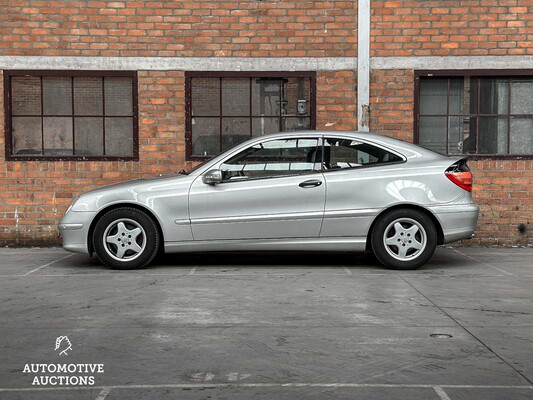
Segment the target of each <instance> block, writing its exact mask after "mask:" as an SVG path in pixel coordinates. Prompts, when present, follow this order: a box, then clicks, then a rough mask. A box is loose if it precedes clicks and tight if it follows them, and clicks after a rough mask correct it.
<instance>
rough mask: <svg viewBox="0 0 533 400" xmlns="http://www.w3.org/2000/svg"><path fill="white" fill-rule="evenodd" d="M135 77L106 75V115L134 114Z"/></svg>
mask: <svg viewBox="0 0 533 400" xmlns="http://www.w3.org/2000/svg"><path fill="white" fill-rule="evenodd" d="M132 89H133V79H131V78H129V77H106V78H105V80H104V93H105V115H115V116H124V117H125V116H129V115H133V92H132Z"/></svg>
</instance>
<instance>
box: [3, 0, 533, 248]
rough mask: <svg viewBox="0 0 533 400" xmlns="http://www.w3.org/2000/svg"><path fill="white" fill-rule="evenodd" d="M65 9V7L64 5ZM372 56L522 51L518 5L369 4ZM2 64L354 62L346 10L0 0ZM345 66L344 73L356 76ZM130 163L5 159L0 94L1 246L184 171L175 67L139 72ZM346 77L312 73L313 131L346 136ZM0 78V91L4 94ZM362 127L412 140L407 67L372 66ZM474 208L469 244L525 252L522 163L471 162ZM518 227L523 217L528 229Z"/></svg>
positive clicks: (506, 1) (525, 16) (351, 5)
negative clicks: (141, 182)
mask: <svg viewBox="0 0 533 400" xmlns="http://www.w3.org/2000/svg"><path fill="white" fill-rule="evenodd" d="M67 3H68V4H67ZM371 6H372V9H371V14H372V15H371V55H372V56H375V57H389V56H390V57H407V56H464V55H472V56H483V55H497V56H516V55H533V43H532V34H531V32H532V30H533V17H532V16H533V4H532V3H531V1H530V0H514V1H510V0H503V1H498V0H467V1H459V0H454V1H446V0H445V1H436V0H435V1H431V0H430V1H414V0H413V1H409V0H406V1H379V0H374V1H372V3H371ZM0 9H1V10H2V12H1V13H0V34H1V35H2V41H0V56H10V55H11V56H36V55H39V56H84V57H133V56H136V57H146V56H150V57H158V56H159V57H162V56H165V57H324V58H330V57H355V56H357V2H356V1H245V0H242V1H239V2H232V1H213V0H197V1H179V0H178V1H135V0H131V1H117V2H112V1H68V2H65V1H52V0H47V1H40V0H32V1H31V2H30V1H28V0H10V1H5V0H3V1H2V0H0ZM354 68H355V66H354ZM138 78H139V79H138V85H139V87H138V89H139V98H138V101H139V154H140V156H139V161H136V162H130V161H128V162H118V161H110V162H75V161H70V162H61V161H60V162H48V161H46V162H44V161H43V162H40V161H30V162H19V161H17V162H13V161H10V162H7V163H6V162H5V159H4V151H3V149H4V148H5V142H4V141H5V139H4V134H3V132H4V119H3V96H0V149H2V150H1V151H0V185H1V187H2V188H4V190H3V192H2V195H1V201H0V245H4V244H19V245H30V244H32V245H36V244H50V243H58V241H57V240H58V239H57V237H56V233H57V232H56V229H55V225H56V223H57V221H58V220H59V218H60V217H61V214H62V213H63V211H64V210H65V208H66V207H67V206H68V204H69V203H70V201H71V198H72V197H74V196H76V195H77V194H78V193H80V192H82V191H85V190H88V189H90V188H93V187H97V186H101V185H104V184H110V183H114V182H117V181H122V180H125V179H130V178H138V177H145V176H153V175H155V174H158V173H168V172H174V171H176V170H179V169H181V168H190V167H192V166H193V165H192V164H193V163H191V162H186V161H185V138H184V135H185V112H184V108H185V104H184V97H185V96H184V72H183V71H139V72H138ZM356 80H357V73H356V71H355V70H354V71H319V72H318V73H317V94H316V98H317V128H318V129H332V130H335V129H337V130H342V129H355V128H356V124H357V118H356V116H357V109H356V98H357V92H356V83H357V82H356ZM2 83H3V82H2V75H1V74H0V87H3V84H2ZM370 83H371V86H370V101H371V104H370V107H371V113H370V127H371V129H372V130H373V131H375V132H377V133H379V134H383V135H388V136H394V137H397V138H400V139H403V140H407V141H412V140H413V93H414V73H413V71H412V70H373V71H372V72H371V82H370ZM470 165H471V168H472V170H473V171H474V174H475V190H474V197H475V198H476V200H477V202H478V203H479V204H480V206H481V210H482V211H481V218H480V221H479V227H478V231H477V232H476V239H474V240H473V241H469V243H481V244H504V245H507V244H525V243H528V244H531V242H532V233H531V230H530V229H529V230H527V231H526V233H525V234H521V233H520V232H519V230H518V226H519V225H520V224H524V225H525V226H526V227H528V224H531V223H532V221H531V216H532V215H533V212H532V205H531V201H532V199H531V196H532V194H531V192H532V191H531V187H532V186H531V185H532V184H533V172H532V165H531V160H477V161H471V162H470ZM528 219H529V220H528Z"/></svg>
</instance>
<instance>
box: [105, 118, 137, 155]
mask: <svg viewBox="0 0 533 400" xmlns="http://www.w3.org/2000/svg"><path fill="white" fill-rule="evenodd" d="M105 155H106V156H117V157H120V156H122V157H133V118H106V119H105Z"/></svg>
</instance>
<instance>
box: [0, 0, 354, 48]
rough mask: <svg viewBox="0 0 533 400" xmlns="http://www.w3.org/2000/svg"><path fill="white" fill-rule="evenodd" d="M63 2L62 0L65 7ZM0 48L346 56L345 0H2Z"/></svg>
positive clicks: (349, 29) (348, 22) (349, 10)
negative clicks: (1, 38)
mask: <svg viewBox="0 0 533 400" xmlns="http://www.w3.org/2000/svg"><path fill="white" fill-rule="evenodd" d="M65 3H68V6H66V4H65ZM0 4H1V5H2V13H1V14H0V27H1V28H0V34H2V35H3V36H4V37H3V40H2V41H1V42H0V49H2V53H3V54H5V55H48V56H54V55H63V56H124V57H131V56H141V57H145V56H166V57H173V56H181V57H188V56H194V57H213V56H217V57H219V56H223V57H249V56H251V57H269V56H270V57H304V56H305V57H322V56H324V57H326V56H327V57H337V56H346V57H353V56H355V55H356V47H355V43H356V37H357V34H356V31H355V30H356V28H357V24H356V20H357V18H356V17H357V8H356V5H355V2H353V1H305V2H302V1H240V2H235V1H218V0H217V1H213V0H194V1H191V0H187V1H167V0H165V1H117V2H112V1H68V2H65V1H31V2H30V1H22V0H12V1H2V2H0Z"/></svg>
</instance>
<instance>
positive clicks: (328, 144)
mask: <svg viewBox="0 0 533 400" xmlns="http://www.w3.org/2000/svg"><path fill="white" fill-rule="evenodd" d="M318 156H319V157H318V161H317V160H316V159H315V162H320V153H319V154H318ZM323 161H324V167H325V168H326V169H344V168H355V167H360V166H362V165H366V164H378V163H389V162H396V161H401V158H400V157H398V156H397V155H395V154H393V153H390V152H388V151H387V150H385V149H382V148H380V147H376V146H373V145H370V144H368V143H364V142H360V141H358V140H352V139H333V138H331V139H326V141H325V143H324V160H323Z"/></svg>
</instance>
